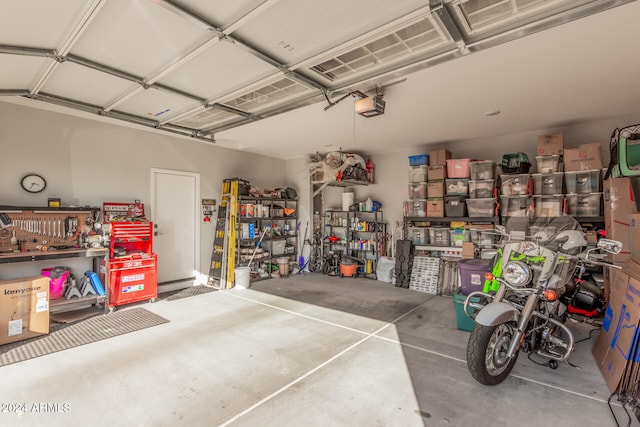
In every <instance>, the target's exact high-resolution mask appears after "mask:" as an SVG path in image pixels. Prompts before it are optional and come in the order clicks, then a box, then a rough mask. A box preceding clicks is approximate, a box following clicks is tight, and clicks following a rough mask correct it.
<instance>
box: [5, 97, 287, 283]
mask: <svg viewBox="0 0 640 427" xmlns="http://www.w3.org/2000/svg"><path fill="white" fill-rule="evenodd" d="M0 147H1V150H0V156H2V160H3V161H2V166H1V167H0V171H1V172H0V178H1V179H0V205H16V206H47V199H48V198H49V197H60V198H61V199H62V203H63V204H64V205H76V206H85V205H92V206H100V207H101V206H102V203H103V202H130V201H133V200H134V199H139V200H141V201H142V202H143V203H145V208H147V210H148V209H149V208H150V205H149V203H150V193H149V191H150V175H151V174H150V169H151V168H163V169H172V170H179V171H188V172H197V173H200V178H201V179H200V182H201V197H202V198H214V199H216V200H218V201H219V199H220V189H221V185H222V180H223V179H224V178H231V177H240V178H243V179H246V180H249V181H251V183H252V184H253V185H256V186H258V187H260V188H264V187H268V188H271V189H273V188H274V187H286V186H293V187H298V186H297V185H294V184H295V183H294V182H288V180H287V179H288V178H287V174H286V172H285V169H286V168H285V162H284V161H283V160H279V159H274V158H269V157H265V156H260V155H254V154H248V153H243V152H240V151H234V150H229V149H225V148H221V147H217V146H215V145H213V144H209V143H203V142H200V141H197V140H189V139H184V138H179V137H174V136H171V135H165V134H157V133H151V132H148V131H143V130H139V129H133V128H128V127H122V126H117V125H114V124H111V123H104V122H100V121H96V120H91V119H85V118H80V117H73V116H66V115H63V114H59V113H55V112H50V111H44V110H40V109H34V108H29V107H25V106H19V105H13V104H7V103H2V102H0ZM28 172H37V173H40V174H42V175H43V176H44V177H45V178H46V179H47V188H46V190H45V191H44V192H42V193H38V194H28V193H26V192H25V191H23V190H22V189H21V188H20V179H21V177H22V176H23V175H25V174H26V173H28ZM147 215H148V216H149V217H151V216H152V212H149V211H147ZM212 224H213V223H208V224H205V223H204V222H203V223H201V247H200V251H201V260H200V265H201V270H202V273H203V274H205V275H206V274H208V268H209V264H210V259H211V248H212V244H213V225H212ZM176 250H179V248H176ZM62 261H66V260H60V261H56V263H58V264H56V265H60V264H59V263H61V262H62ZM65 263H66V262H65ZM48 265H49V266H51V262H49V263H48ZM40 268H41V266H40V265H39V264H38V265H34V264H30V263H24V264H4V265H2V264H0V279H1V278H14V277H20V276H26V275H34V274H39V272H40ZM78 268H84V267H78ZM81 272H82V271H78V273H81ZM74 273H76V271H74Z"/></svg>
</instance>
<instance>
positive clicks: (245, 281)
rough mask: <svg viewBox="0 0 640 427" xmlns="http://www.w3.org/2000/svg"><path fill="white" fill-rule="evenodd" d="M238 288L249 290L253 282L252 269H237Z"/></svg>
mask: <svg viewBox="0 0 640 427" xmlns="http://www.w3.org/2000/svg"><path fill="white" fill-rule="evenodd" d="M235 275H236V288H240V289H247V288H248V287H249V282H250V281H251V268H249V267H236V271H235Z"/></svg>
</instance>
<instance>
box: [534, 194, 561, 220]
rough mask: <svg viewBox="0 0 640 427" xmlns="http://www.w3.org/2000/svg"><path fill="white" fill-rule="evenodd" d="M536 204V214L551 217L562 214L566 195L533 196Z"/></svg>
mask: <svg viewBox="0 0 640 427" xmlns="http://www.w3.org/2000/svg"><path fill="white" fill-rule="evenodd" d="M533 200H534V205H535V207H536V216H538V217H549V216H560V215H561V214H562V205H563V202H564V196H562V195H556V196H533Z"/></svg>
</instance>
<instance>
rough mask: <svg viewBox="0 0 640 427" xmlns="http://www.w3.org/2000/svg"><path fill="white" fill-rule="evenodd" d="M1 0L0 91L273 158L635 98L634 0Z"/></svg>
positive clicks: (464, 135)
mask: <svg viewBox="0 0 640 427" xmlns="http://www.w3.org/2000/svg"><path fill="white" fill-rule="evenodd" d="M0 10H2V14H1V15H0V64H1V66H0V101H6V102H18V103H21V104H27V105H32V106H34V107H46V108H55V109H56V110H58V111H62V112H65V113H69V114H82V115H89V116H91V117H95V118H99V119H101V120H104V119H105V118H106V119H109V120H115V121H116V122H118V123H122V124H126V125H130V124H131V123H136V124H137V125H141V126H143V127H146V128H149V129H153V130H154V131H158V130H161V131H167V132H172V133H173V134H177V135H182V136H185V137H188V138H197V139H201V140H203V141H205V142H207V143H213V142H214V141H215V143H216V144H219V145H221V146H225V147H230V148H235V149H241V150H246V151H251V152H256V153H260V154H265V155H269V156H272V157H279V158H294V157H300V156H304V155H306V154H309V153H313V152H316V151H327V150H333V149H336V148H338V147H342V148H343V149H345V150H360V151H366V152H368V153H382V152H385V151H390V150H395V149H398V148H403V147H413V146H416V145H424V144H435V143H441V142H445V141H452V140H466V139H473V138H479V137H490V136H493V135H503V134H508V133H514V132H522V131H527V130H535V129H547V128H558V127H562V126H563V124H567V123H571V124H575V123H579V122H583V121H588V120H593V119H604V118H610V117H617V116H621V115H628V114H634V113H640V85H638V76H639V75H640V55H638V54H637V49H638V47H637V42H638V40H640V26H638V25H637V17H638V16H640V2H638V1H629V0H430V1H428V0H402V1H400V0H398V1H394V2H389V1H387V0H350V1H344V0H324V1H322V2H317V1H302V0H279V1H278V0H266V1H265V0H236V1H222V0H215V1H212V0H181V1H166V0H165V1H163V0H153V1H152V0H91V1H87V0H65V1H64V2H42V1H41V0H0ZM376 88H378V90H379V91H382V92H384V100H385V101H386V111H385V114H384V115H381V116H376V117H371V118H364V117H361V116H358V115H357V114H355V112H354V105H353V104H354V101H355V100H356V99H357V96H349V93H351V92H353V91H361V92H365V93H366V94H368V95H373V94H374V93H375V91H376ZM338 100H340V101H339V102H337V103H336V104H335V105H333V106H331V107H330V108H326V107H328V106H329V105H330V104H329V103H330V102H331V103H334V102H336V101H338ZM52 106H53V107H52ZM491 110H500V111H501V114H499V115H497V116H492V117H487V116H486V115H485V113H486V112H488V111H491Z"/></svg>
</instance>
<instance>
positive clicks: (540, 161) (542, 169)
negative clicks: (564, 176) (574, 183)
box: [536, 154, 560, 173]
mask: <svg viewBox="0 0 640 427" xmlns="http://www.w3.org/2000/svg"><path fill="white" fill-rule="evenodd" d="M559 164H560V156H558V155H557V154H549V155H546V156H536V166H537V168H538V173H553V172H558V165H559Z"/></svg>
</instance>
